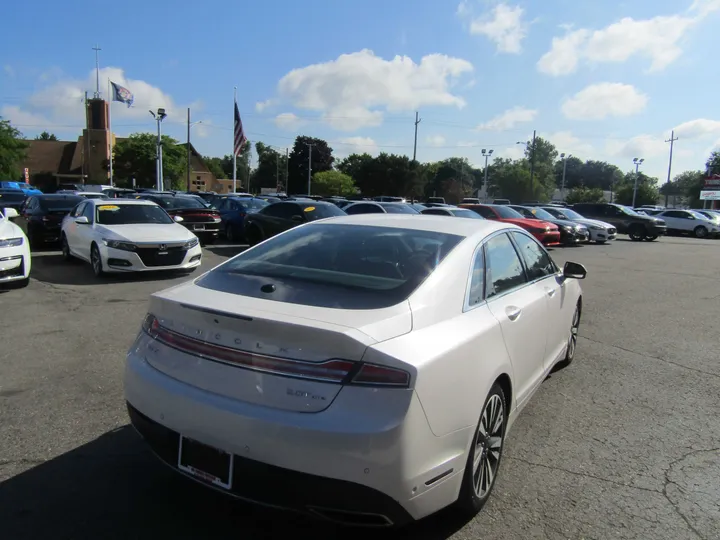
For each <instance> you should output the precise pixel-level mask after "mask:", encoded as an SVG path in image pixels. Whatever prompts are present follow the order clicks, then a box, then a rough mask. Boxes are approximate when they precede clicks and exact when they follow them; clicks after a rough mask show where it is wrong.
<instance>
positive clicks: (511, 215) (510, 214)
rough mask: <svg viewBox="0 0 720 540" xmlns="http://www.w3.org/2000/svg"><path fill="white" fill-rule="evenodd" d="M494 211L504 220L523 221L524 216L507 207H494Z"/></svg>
mask: <svg viewBox="0 0 720 540" xmlns="http://www.w3.org/2000/svg"><path fill="white" fill-rule="evenodd" d="M493 210H495V212H497V214H498V216H500V217H501V218H502V219H522V217H523V216H522V214H521V213H520V212H518V211H516V210H513V209H512V208H508V207H507V206H493Z"/></svg>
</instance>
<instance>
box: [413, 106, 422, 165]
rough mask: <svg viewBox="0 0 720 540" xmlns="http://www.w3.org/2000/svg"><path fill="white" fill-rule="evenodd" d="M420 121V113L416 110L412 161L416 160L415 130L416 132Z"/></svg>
mask: <svg viewBox="0 0 720 540" xmlns="http://www.w3.org/2000/svg"><path fill="white" fill-rule="evenodd" d="M420 122H422V118H420V113H419V112H418V111H415V144H413V161H416V158H417V132H418V124H419V123H420Z"/></svg>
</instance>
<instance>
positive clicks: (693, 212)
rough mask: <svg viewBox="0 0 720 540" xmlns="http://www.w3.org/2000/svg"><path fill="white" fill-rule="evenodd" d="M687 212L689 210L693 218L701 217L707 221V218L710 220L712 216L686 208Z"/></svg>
mask: <svg viewBox="0 0 720 540" xmlns="http://www.w3.org/2000/svg"><path fill="white" fill-rule="evenodd" d="M688 212H690V214H692V215H693V217H694V218H695V219H702V220H705V221H708V220H711V219H712V218H710V217H708V216H706V215H705V214H701V213H700V212H696V211H695V210H688Z"/></svg>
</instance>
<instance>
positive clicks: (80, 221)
mask: <svg viewBox="0 0 720 540" xmlns="http://www.w3.org/2000/svg"><path fill="white" fill-rule="evenodd" d="M75 223H77V224H78V225H89V224H90V220H89V219H88V218H87V216H80V217H76V218H75Z"/></svg>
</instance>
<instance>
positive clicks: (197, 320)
mask: <svg viewBox="0 0 720 540" xmlns="http://www.w3.org/2000/svg"><path fill="white" fill-rule="evenodd" d="M585 275H586V272H585V269H584V268H583V266H582V265H579V264H575V263H566V264H565V267H564V269H563V270H561V269H559V268H558V267H557V266H556V265H555V263H554V262H553V260H552V259H551V258H550V256H549V255H548V253H547V252H546V251H545V249H544V248H543V246H542V245H540V244H539V243H538V242H537V241H536V240H535V239H534V238H533V237H532V236H531V235H530V234H528V233H527V232H526V231H524V230H523V229H521V228H519V227H516V226H514V225H509V224H505V223H499V222H496V221H484V220H474V219H447V218H445V217H440V216H424V215H415V216H412V217H408V216H405V215H393V214H365V215H358V216H343V217H338V218H331V219H327V220H320V221H315V222H312V223H309V224H306V225H302V226H300V227H295V228H293V229H290V230H288V231H287V232H284V233H282V234H279V235H277V236H275V237H272V238H270V239H269V240H266V241H265V242H262V243H260V244H258V245H256V246H255V247H253V248H251V249H248V250H247V251H245V252H243V253H241V254H240V255H238V256H236V257H234V258H232V259H230V260H228V261H227V262H225V263H223V264H222V265H220V266H218V267H217V268H215V269H213V270H211V271H210V272H208V273H207V274H205V275H203V276H201V277H200V278H198V279H196V280H193V281H192V282H188V283H185V284H183V285H180V286H176V287H173V288H172V289H168V290H166V291H163V292H159V293H156V294H154V295H153V296H152V297H151V299H150V303H149V311H148V313H147V315H146V317H145V320H144V322H143V324H142V329H141V331H140V333H139V335H138V336H137V339H136V341H135V343H134V344H133V345H132V347H131V348H130V350H129V352H128V355H127V360H126V368H125V397H126V401H127V406H128V411H129V415H130V419H131V422H132V424H133V425H134V426H135V428H136V429H137V431H138V432H139V433H140V434H141V435H142V437H143V438H144V439H145V441H146V442H147V443H148V444H149V445H150V447H151V448H152V449H153V450H154V452H155V453H156V454H157V456H158V457H159V458H160V459H162V460H163V461H165V462H166V463H167V464H168V465H170V466H172V467H173V468H175V469H176V470H178V471H180V472H182V473H183V474H185V475H187V476H189V477H191V478H193V479H195V480H197V481H199V482H202V483H204V484H206V485H209V486H211V487H214V488H215V489H218V490H220V491H224V492H226V493H228V494H231V495H234V496H236V497H239V498H242V499H245V500H248V501H253V502H257V503H260V504H265V505H272V506H276V507H282V508H292V509H296V510H299V511H302V512H310V513H313V514H315V515H316V516H320V517H322V518H325V519H328V520H332V521H335V522H342V523H344V524H350V525H364V526H377V527H384V526H391V525H399V524H403V523H407V522H410V521H413V520H417V519H419V518H422V517H424V516H427V515H429V514H432V513H433V512H436V511H437V510H440V509H441V508H443V507H445V506H448V505H450V504H457V505H458V507H460V508H461V509H464V510H465V511H467V512H468V513H470V514H474V513H476V512H477V511H479V509H480V508H481V507H482V506H483V505H484V504H485V502H486V501H487V499H488V497H489V496H490V492H491V491H492V488H493V485H494V483H495V480H496V478H497V474H498V467H499V465H500V459H501V457H502V453H503V444H504V441H505V436H506V434H507V431H508V429H509V428H510V426H511V424H512V423H513V421H514V420H515V418H516V417H517V415H518V414H519V412H520V411H521V410H522V409H523V407H525V405H526V404H527V403H528V400H529V399H530V397H531V396H532V395H533V394H534V393H535V391H536V390H537V389H538V388H539V386H540V384H541V382H542V381H543V380H544V379H545V377H546V376H547V375H548V373H549V372H550V370H551V369H552V368H553V366H555V365H556V364H558V363H561V364H565V365H567V364H569V363H570V362H571V361H572V360H573V357H574V355H575V348H576V342H577V332H578V327H579V324H580V315H581V312H582V307H583V304H582V291H581V288H580V284H579V282H578V279H583V278H584V277H585Z"/></svg>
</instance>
